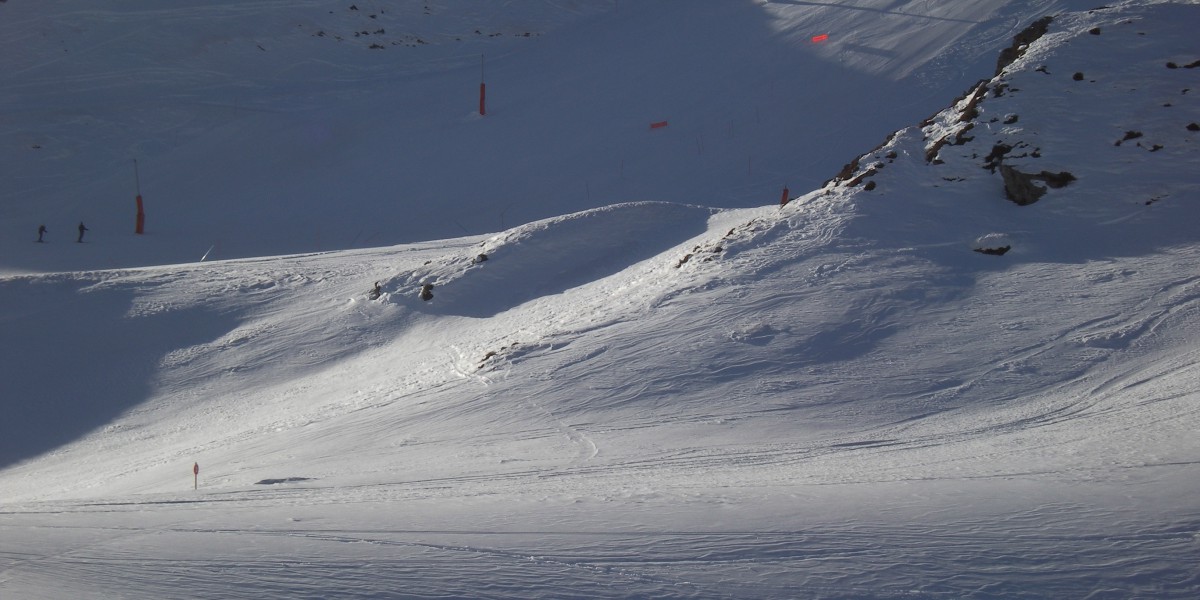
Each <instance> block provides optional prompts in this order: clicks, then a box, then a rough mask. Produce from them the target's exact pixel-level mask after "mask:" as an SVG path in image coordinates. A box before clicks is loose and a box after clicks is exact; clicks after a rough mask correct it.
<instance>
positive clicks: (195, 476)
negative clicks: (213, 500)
mask: <svg viewBox="0 0 1200 600" xmlns="http://www.w3.org/2000/svg"><path fill="white" fill-rule="evenodd" d="M192 489H193V490H198V489H200V463H192Z"/></svg>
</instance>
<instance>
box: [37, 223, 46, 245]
mask: <svg viewBox="0 0 1200 600" xmlns="http://www.w3.org/2000/svg"><path fill="white" fill-rule="evenodd" d="M43 235H46V226H45V225H38V242H44V241H45V240H43V239H42V236H43Z"/></svg>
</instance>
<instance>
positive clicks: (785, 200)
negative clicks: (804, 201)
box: [779, 185, 790, 206]
mask: <svg viewBox="0 0 1200 600" xmlns="http://www.w3.org/2000/svg"><path fill="white" fill-rule="evenodd" d="M788 200H790V199H789V198H788V188H787V186H786V185H785V186H783V197H782V198H780V199H779V205H780V206H786V205H787V203H788Z"/></svg>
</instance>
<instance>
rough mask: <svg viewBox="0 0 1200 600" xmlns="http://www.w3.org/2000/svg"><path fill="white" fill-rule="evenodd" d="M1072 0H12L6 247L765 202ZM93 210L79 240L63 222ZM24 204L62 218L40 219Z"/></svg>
mask: <svg viewBox="0 0 1200 600" xmlns="http://www.w3.org/2000/svg"><path fill="white" fill-rule="evenodd" d="M1070 4H1079V5H1080V6H1081V7H1083V6H1088V4H1087V3H1085V2H1082V0H1079V1H1078V2H1064V1H1062V0H1055V1H1048V0H1044V1H1039V2H994V1H983V0H972V1H969V2H954V3H936V2H929V1H928V0H909V1H905V2H885V1H880V0H871V1H864V2H857V3H854V4H852V5H848V4H839V5H833V4H820V3H788V2H771V3H762V2H752V1H742V0H735V1H730V0H701V1H697V0H689V1H687V2H678V1H677V2H615V1H614V0H571V1H569V2H563V1H558V2H550V1H544V0H537V1H532V0H531V1H528V2H518V3H513V2H503V3H497V2H489V3H478V2H465V3H464V2H451V1H447V0H442V1H431V2H407V3H387V2H380V1H378V0H376V1H373V2H361V3H357V4H355V3H347V2H330V1H328V0H310V1H307V2H301V3H296V2H254V3H250V4H247V3H245V2H232V1H223V2H203V3H184V4H183V5H178V3H177V5H173V6H174V7H163V6H162V3H161V2H152V1H141V2H128V1H126V2H120V3H105V2H102V3H99V4H98V3H97V2H95V1H93V0H56V1H55V2H51V3H32V2H7V3H5V5H4V6H2V7H0V9H3V10H4V13H3V14H0V40H3V41H0V44H3V52H0V90H2V91H0V115H2V116H0V119H2V120H0V140H3V141H2V143H0V153H2V154H0V178H2V179H3V180H4V181H5V182H7V183H6V184H5V185H4V186H3V188H2V189H0V211H2V212H0V217H2V218H0V223H2V225H0V227H3V231H2V234H0V269H4V270H6V271H9V272H25V271H52V270H58V271H65V270H78V269H95V268H116V267H128V266H139V265H148V264H173V263H180V262H192V261H196V260H199V259H200V258H201V257H202V256H206V255H207V256H208V258H209V259H210V260H212V259H217V258H236V257H253V256H264V255H276V254H288V253H298V252H311V251H321V250H334V249H349V248H367V247H378V246H384V245H389V244H395V243H403V242H415V241H424V240H429V239H443V238H447V237H457V236H460V235H465V234H466V235H474V234H486V233H489V232H494V231H499V230H503V229H507V228H510V227H513V226H516V225H520V224H523V223H527V222H531V221H534V220H539V219H543V218H549V217H554V216H558V215H562V214H568V213H572V212H576V211H580V210H585V209H588V208H596V207H600V206H606V205H609V204H613V203H620V202H628V201H670V202H682V203H689V204H703V205H706V206H720V207H753V206H760V205H763V204H767V203H771V202H773V201H775V200H777V199H778V197H779V194H780V191H781V189H782V188H783V187H784V186H785V185H790V186H791V189H793V190H805V189H811V188H813V187H815V186H816V185H818V184H819V183H820V182H821V181H823V180H824V179H826V178H827V177H828V176H829V173H831V172H833V171H836V169H837V168H838V167H839V166H840V165H841V164H842V163H843V162H845V161H846V160H848V159H849V158H850V157H852V156H855V155H857V154H858V153H860V152H862V149H863V148H867V147H870V146H871V145H873V144H875V143H877V141H878V140H879V138H880V136H881V135H882V134H883V133H886V132H888V131H891V130H894V129H896V128H898V127H903V126H906V125H908V124H910V123H913V122H915V121H917V120H919V119H921V118H923V117H925V116H926V115H927V114H928V111H929V110H931V108H932V107H936V106H939V105H941V104H943V103H944V102H945V99H946V98H947V97H952V96H953V95H954V94H957V93H959V92H960V91H961V90H962V89H963V88H965V87H966V86H967V85H969V84H970V83H972V82H974V81H975V80H976V79H978V77H980V76H981V75H980V74H981V73H986V72H987V71H988V70H989V69H990V66H991V64H992V63H993V61H994V56H995V48H996V46H997V45H998V44H1001V43H1006V40H1008V39H1009V38H1010V37H1011V36H1012V35H1013V33H1014V32H1015V31H1018V30H1019V29H1020V28H1022V27H1024V25H1025V24H1027V23H1028V22H1030V21H1032V20H1034V19H1036V18H1037V17H1039V16H1041V15H1042V14H1044V13H1046V12H1049V11H1053V10H1056V9H1061V8H1062V7H1063V6H1064V5H1070ZM351 6H355V7H357V9H358V10H352V9H351V8H350V7H351ZM284 7H286V9H285V8H284ZM378 31H382V32H383V33H376V32H378ZM356 34H357V37H356ZM818 35H828V36H829V38H828V39H827V40H826V41H824V42H820V43H814V42H813V41H812V39H813V37H814V36H818ZM372 45H378V46H384V47H383V48H376V49H372V48H371V46H372ZM481 71H482V72H481ZM481 79H484V80H486V83H487V86H488V87H487V90H488V105H489V106H488V110H487V112H488V115H487V117H480V115H479V114H478V91H479V83H480V80H481ZM662 121H666V122H668V126H667V127H666V128H660V129H654V130H652V129H650V124H651V123H657V122H662ZM135 159H136V160H138V161H139V162H138V164H139V169H138V170H139V174H140V189H141V192H142V195H143V197H144V200H145V205H146V215H147V233H146V235H144V236H140V237H139V236H135V235H133V233H132V231H133V229H134V218H135V211H136V206H135V202H134V196H135V194H136V193H137V190H138V182H137V181H136V179H135V173H134V168H133V167H134V165H133V161H134V160H135ZM81 220H82V221H84V222H85V223H87V224H88V226H89V227H90V228H91V232H90V233H89V234H88V235H89V241H91V242H93V245H91V246H89V247H88V248H87V249H86V250H81V249H79V248H75V247H65V246H63V245H61V243H62V242H71V241H73V240H74V239H75V238H74V234H75V227H76V226H77V224H78V223H79V221H81ZM39 224H45V225H47V227H48V228H49V230H50V235H49V238H48V239H49V240H50V241H51V242H52V244H51V245H49V246H32V245H30V244H29V242H31V241H33V239H35V231H36V230H37V227H38V225H39Z"/></svg>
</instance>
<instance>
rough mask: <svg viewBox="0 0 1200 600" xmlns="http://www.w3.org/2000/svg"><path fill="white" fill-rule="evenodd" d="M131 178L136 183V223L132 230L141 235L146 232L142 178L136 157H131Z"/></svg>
mask: <svg viewBox="0 0 1200 600" xmlns="http://www.w3.org/2000/svg"><path fill="white" fill-rule="evenodd" d="M133 180H134V182H135V183H136V184H137V224H136V225H135V226H134V229H133V232H134V233H136V234H138V235H141V234H143V233H146V210H145V209H144V208H143V206H142V178H141V177H140V176H139V175H138V164H137V159H136V158H135V159H133Z"/></svg>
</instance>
